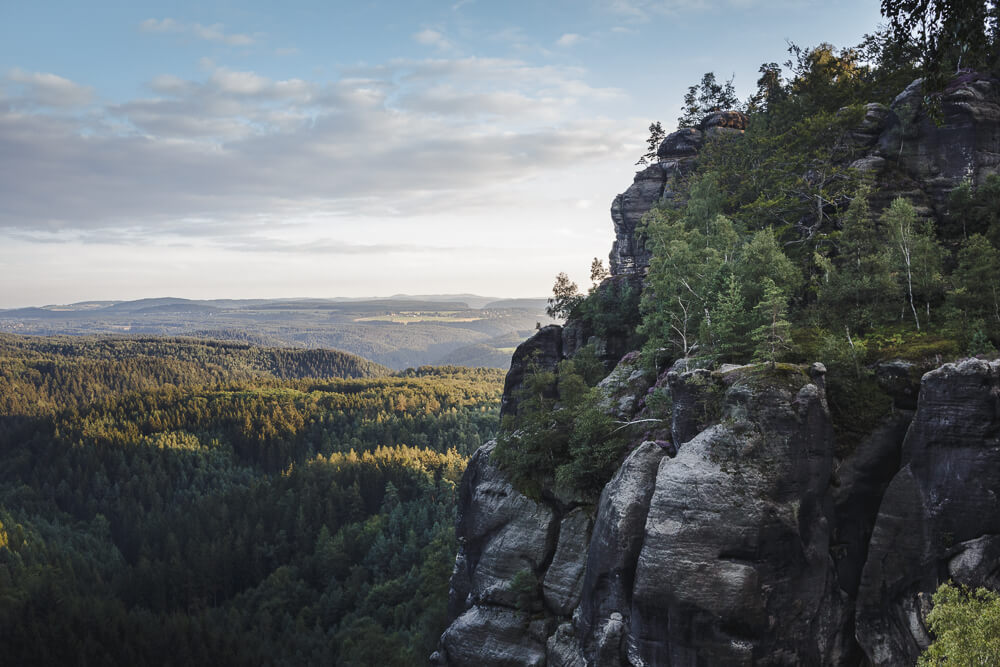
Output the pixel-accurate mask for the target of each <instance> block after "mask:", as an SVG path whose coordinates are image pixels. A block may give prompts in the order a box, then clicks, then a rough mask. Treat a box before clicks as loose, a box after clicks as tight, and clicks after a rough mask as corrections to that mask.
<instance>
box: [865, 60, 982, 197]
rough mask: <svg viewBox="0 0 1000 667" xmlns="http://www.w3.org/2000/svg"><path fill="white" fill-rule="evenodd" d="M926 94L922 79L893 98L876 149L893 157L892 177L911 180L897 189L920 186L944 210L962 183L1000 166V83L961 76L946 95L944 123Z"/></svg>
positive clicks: (888, 167)
mask: <svg viewBox="0 0 1000 667" xmlns="http://www.w3.org/2000/svg"><path fill="white" fill-rule="evenodd" d="M923 97H924V93H923V85H922V81H920V80H917V81H914V82H913V83H912V84H910V86H909V87H907V88H906V90H904V91H903V92H902V93H900V94H899V95H898V96H897V97H896V99H895V100H893V103H892V105H891V107H890V109H891V111H890V113H889V114H888V116H887V118H886V120H885V128H884V130H883V131H882V132H881V134H880V135H879V139H878V145H877V148H876V150H875V151H874V153H875V154H876V155H877V156H879V157H882V158H885V159H886V160H887V163H886V165H885V167H886V171H887V172H891V171H893V170H895V171H897V172H899V173H898V174H895V175H893V174H886V178H887V179H892V178H893V177H895V178H897V179H898V178H900V177H903V178H904V179H905V181H906V182H903V183H900V184H899V185H897V186H896V187H897V188H899V189H904V188H906V189H908V188H915V189H916V190H917V191H918V192H919V193H920V194H922V195H923V198H924V202H925V204H926V205H927V206H928V207H930V208H931V209H932V210H935V211H937V212H943V211H945V210H947V204H948V194H949V193H950V192H951V190H952V189H953V188H954V187H955V186H956V185H958V184H959V183H961V182H962V181H963V180H966V179H969V180H971V181H972V182H973V183H976V184H979V183H982V182H983V180H985V178H986V176H987V175H988V174H991V173H996V172H997V170H998V167H1000V82H998V81H997V80H996V79H994V78H992V77H989V76H986V75H982V74H977V73H967V74H963V75H961V76H959V77H957V78H956V79H955V80H954V81H953V82H952V83H951V84H950V85H949V86H948V87H947V88H946V89H945V91H944V92H943V94H942V96H941V122H940V124H939V123H936V122H935V121H934V119H933V118H932V117H931V116H930V115H929V114H928V112H927V110H926V107H925V106H924V105H923V104H922V101H923ZM910 193H911V194H912V191H911V192H910ZM917 203H920V202H917Z"/></svg>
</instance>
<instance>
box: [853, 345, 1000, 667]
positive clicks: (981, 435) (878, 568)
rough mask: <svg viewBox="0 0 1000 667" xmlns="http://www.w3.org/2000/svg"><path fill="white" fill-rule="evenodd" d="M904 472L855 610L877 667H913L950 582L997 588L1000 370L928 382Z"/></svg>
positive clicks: (940, 375) (950, 373)
mask: <svg viewBox="0 0 1000 667" xmlns="http://www.w3.org/2000/svg"><path fill="white" fill-rule="evenodd" d="M902 463H903V467H902V469H901V470H900V471H899V473H897V474H896V476H895V477H894V478H893V480H892V483H891V484H890V485H889V488H888V490H887V491H886V493H885V497H884V499H883V501H882V506H881V508H880V509H879V513H878V520H877V522H876V525H875V531H874V533H873V534H872V538H871V543H870V545H869V551H868V561H867V563H866V564H865V568H864V571H863V573H862V577H861V587H860V590H859V593H858V603H857V636H858V640H859V642H860V643H861V646H862V648H864V650H865V652H866V653H867V654H868V657H869V659H870V660H871V661H872V663H874V664H876V665H898V664H912V663H913V662H915V661H916V658H917V655H918V654H919V653H920V651H921V650H922V649H923V648H925V647H926V646H927V645H928V644H929V642H930V637H929V635H928V632H927V629H926V627H925V626H924V623H923V614H924V613H925V612H926V611H927V606H928V604H929V596H930V594H931V593H933V592H934V590H935V589H936V588H937V586H938V585H939V584H940V583H942V582H943V581H945V580H947V579H948V578H949V577H951V578H954V579H955V580H956V581H957V582H958V583H963V584H967V585H970V586H992V587H994V588H995V587H997V586H998V585H1000V561H998V560H997V553H998V549H1000V541H998V540H1000V513H998V512H997V511H996V510H997V497H998V495H1000V362H992V363H988V362H985V361H981V360H977V359H969V360H966V361H963V362H961V363H957V364H945V365H944V366H942V367H941V368H939V369H937V370H934V371H931V372H930V373H927V374H926V375H924V378H923V381H922V383H921V389H920V396H919V399H918V403H917V410H916V413H915V415H914V417H913V423H912V424H911V425H910V428H909V430H908V431H907V434H906V439H905V440H904V442H903V452H902Z"/></svg>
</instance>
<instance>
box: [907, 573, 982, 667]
mask: <svg viewBox="0 0 1000 667" xmlns="http://www.w3.org/2000/svg"><path fill="white" fill-rule="evenodd" d="M932 600H933V604H934V607H933V608H932V609H931V611H930V613H929V614H928V615H927V623H928V625H930V629H931V632H933V633H934V642H933V643H932V644H931V645H930V646H928V647H927V650H926V651H924V652H923V653H922V654H921V655H920V659H919V661H918V662H917V664H918V665H920V666H921V667H925V666H930V665H955V666H956V667H958V666H960V665H961V666H963V667H964V666H965V665H983V666H986V665H996V664H1000V595H997V593H996V592H994V591H991V590H987V589H985V588H978V589H976V590H975V591H972V590H969V589H968V588H966V587H965V586H955V585H953V584H952V583H951V582H948V583H944V584H941V586H939V587H938V589H937V591H936V592H935V593H934V597H933V598H932Z"/></svg>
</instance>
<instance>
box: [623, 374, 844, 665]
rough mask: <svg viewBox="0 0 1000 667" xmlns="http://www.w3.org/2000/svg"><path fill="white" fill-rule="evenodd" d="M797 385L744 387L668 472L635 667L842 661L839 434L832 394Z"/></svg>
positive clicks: (641, 598)
mask: <svg viewBox="0 0 1000 667" xmlns="http://www.w3.org/2000/svg"><path fill="white" fill-rule="evenodd" d="M757 371H759V369H757ZM757 371H755V372H757ZM696 372H697V371H696ZM791 375H792V376H791V377H784V378H780V380H778V381H774V382H772V381H770V380H763V385H762V386H759V387H758V386H755V385H757V383H758V382H760V380H758V379H757V378H753V377H748V378H739V379H737V380H735V383H734V384H733V385H732V386H730V387H729V388H728V389H727V390H726V392H725V396H724V399H723V410H722V415H721V419H720V420H718V421H716V422H715V423H714V424H712V425H711V426H709V427H707V428H705V429H704V430H702V431H701V432H700V433H698V435H696V436H695V437H694V438H693V439H691V440H689V441H687V442H685V443H684V444H682V445H681V446H680V451H679V453H678V454H677V457H676V458H674V459H664V460H662V461H661V462H660V466H659V471H658V473H657V476H656V483H655V489H654V491H653V496H652V499H651V501H650V506H649V513H648V515H647V517H646V524H645V529H644V538H643V546H642V551H641V553H640V555H639V560H638V564H637V567H636V572H635V585H634V588H633V593H632V595H633V598H632V617H631V627H630V632H629V635H628V657H629V660H630V661H631V662H632V664H636V665H638V664H641V665H694V664H700V663H704V664H712V665H738V664H749V663H751V662H755V663H760V664H831V663H836V662H838V660H839V657H840V654H841V653H842V651H843V647H842V646H841V645H840V644H841V643H842V641H843V640H842V637H841V629H842V628H843V626H844V616H845V611H846V609H845V605H844V604H843V602H844V598H845V597H846V596H843V595H841V594H840V592H839V591H838V590H837V589H836V571H835V568H834V563H833V560H832V558H831V557H830V554H829V543H830V526H831V523H832V521H831V519H832V516H831V507H830V505H829V503H827V502H826V498H825V494H826V491H827V488H828V482H829V478H830V472H831V467H832V461H833V431H832V427H831V423H830V418H829V413H828V411H827V407H826V402H825V396H824V393H823V391H822V390H821V389H820V388H819V387H817V386H816V385H814V384H812V383H811V381H810V380H809V378H808V377H807V376H805V374H803V373H801V372H800V371H792V372H791ZM715 381H716V382H722V380H719V379H715Z"/></svg>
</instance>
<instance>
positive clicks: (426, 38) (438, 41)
mask: <svg viewBox="0 0 1000 667" xmlns="http://www.w3.org/2000/svg"><path fill="white" fill-rule="evenodd" d="M413 40H414V41H415V42H417V44H422V45H423V46H433V47H434V48H436V49H442V50H444V49H450V48H451V43H450V42H449V41H448V40H447V39H445V36H444V35H443V34H442V33H440V32H438V31H437V30H432V29H431V28H425V29H423V30H421V31H420V32H417V33H414V34H413Z"/></svg>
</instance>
